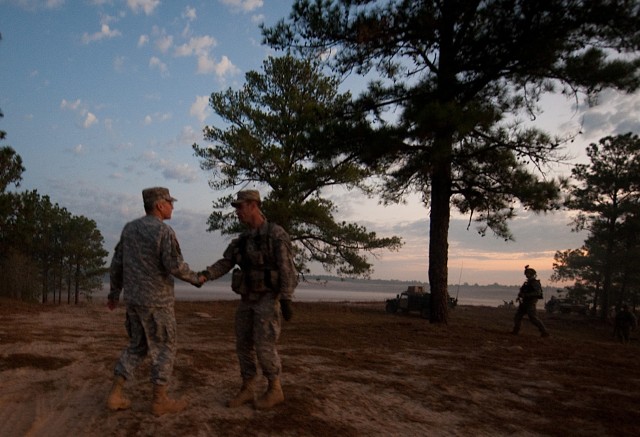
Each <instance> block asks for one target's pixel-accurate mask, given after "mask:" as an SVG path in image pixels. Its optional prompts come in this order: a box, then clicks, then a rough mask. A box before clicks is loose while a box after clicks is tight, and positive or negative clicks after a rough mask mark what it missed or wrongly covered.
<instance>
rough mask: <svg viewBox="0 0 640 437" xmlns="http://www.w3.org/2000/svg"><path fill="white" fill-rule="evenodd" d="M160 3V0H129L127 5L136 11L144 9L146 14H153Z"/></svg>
mask: <svg viewBox="0 0 640 437" xmlns="http://www.w3.org/2000/svg"><path fill="white" fill-rule="evenodd" d="M159 4H160V0H127V6H129V9H131V10H132V11H133V12H134V13H136V14H137V13H138V12H140V11H143V12H144V13H145V15H151V14H152V13H153V11H154V10H155V8H157V7H158V5H159Z"/></svg>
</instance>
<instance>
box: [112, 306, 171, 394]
mask: <svg viewBox="0 0 640 437" xmlns="http://www.w3.org/2000/svg"><path fill="white" fill-rule="evenodd" d="M127 330H128V331H129V338H130V342H129V347H127V349H126V350H125V351H124V352H123V354H122V356H121V358H120V361H119V362H118V364H117V365H116V370H115V373H116V374H118V375H122V376H124V377H125V378H126V379H129V378H130V377H132V376H133V371H134V370H135V368H136V367H137V366H138V364H140V362H141V361H142V360H143V359H144V357H145V356H146V355H149V356H150V357H151V381H152V382H153V383H154V384H159V385H166V384H167V383H168V382H169V380H170V378H171V373H172V372H173V363H174V360H175V355H176V348H177V343H176V340H177V326H176V319H175V314H174V310H173V307H169V308H145V307H132V308H130V309H129V308H127Z"/></svg>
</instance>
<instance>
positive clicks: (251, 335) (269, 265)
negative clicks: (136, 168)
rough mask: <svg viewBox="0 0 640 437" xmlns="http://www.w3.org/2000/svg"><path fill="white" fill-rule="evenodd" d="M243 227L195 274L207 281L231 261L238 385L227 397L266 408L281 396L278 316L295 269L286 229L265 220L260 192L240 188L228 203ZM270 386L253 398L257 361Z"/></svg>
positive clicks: (286, 305) (286, 306)
mask: <svg viewBox="0 0 640 437" xmlns="http://www.w3.org/2000/svg"><path fill="white" fill-rule="evenodd" d="M231 204H232V205H233V207H234V208H235V209H236V214H237V216H238V219H239V220H240V222H241V223H243V224H244V225H246V226H247V228H248V229H247V230H246V231H245V232H243V233H242V234H240V236H239V237H238V238H236V239H234V240H233V241H232V242H231V244H229V246H228V247H227V249H226V250H225V252H224V254H223V257H222V259H220V260H218V261H217V262H216V263H215V264H213V265H211V266H209V267H208V268H207V269H206V270H205V271H203V272H201V273H200V274H201V275H202V276H203V277H204V278H206V280H212V279H216V278H219V277H220V276H222V275H224V274H225V273H227V272H229V271H230V270H231V269H233V268H234V267H235V266H239V267H240V268H236V269H235V270H234V273H233V275H232V286H231V288H232V289H233V290H234V291H235V292H236V293H238V294H240V296H241V301H240V304H239V306H238V309H237V310H236V315H235V331H236V353H237V355H238V360H239V362H240V374H241V377H242V388H241V389H240V391H239V393H238V394H237V395H236V396H235V397H234V398H233V399H231V400H230V401H229V402H228V404H227V405H228V406H229V407H230V408H235V407H239V406H240V405H243V404H246V403H249V402H254V406H255V407H256V408H257V409H266V408H271V407H273V406H274V405H277V404H279V403H281V402H283V401H284V394H283V393H282V387H281V384H280V374H281V372H282V365H281V363H280V357H279V356H278V351H277V350H276V343H277V341H278V338H279V336H280V328H281V317H284V319H285V320H287V321H288V320H290V319H291V316H292V309H291V298H292V296H293V292H294V289H295V287H296V285H297V273H296V271H295V268H294V264H293V258H292V253H291V241H290V239H289V235H288V234H287V233H286V231H285V230H284V229H283V228H282V227H280V226H278V225H276V224H274V223H269V222H268V221H267V220H266V219H265V217H264V215H263V214H262V211H261V210H260V193H258V191H256V190H244V191H240V192H239V193H238V195H237V200H236V201H234V202H232V203H231ZM258 364H259V365H260V368H261V369H262V374H263V375H264V376H265V377H266V378H267V380H268V382H269V387H268V389H267V391H266V392H265V393H264V394H263V395H262V396H260V397H259V398H258V399H257V400H255V399H254V394H255V389H256V384H257V380H256V378H257V366H258Z"/></svg>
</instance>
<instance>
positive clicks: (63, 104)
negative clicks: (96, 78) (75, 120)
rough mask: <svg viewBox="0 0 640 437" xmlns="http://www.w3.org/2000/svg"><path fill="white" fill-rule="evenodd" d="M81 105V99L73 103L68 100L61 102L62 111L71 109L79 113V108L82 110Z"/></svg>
mask: <svg viewBox="0 0 640 437" xmlns="http://www.w3.org/2000/svg"><path fill="white" fill-rule="evenodd" d="M81 104H82V102H81V101H80V99H77V100H75V101H73V102H70V101H68V100H67V99H62V102H60V109H69V110H72V111H77V110H78V108H80V105H81Z"/></svg>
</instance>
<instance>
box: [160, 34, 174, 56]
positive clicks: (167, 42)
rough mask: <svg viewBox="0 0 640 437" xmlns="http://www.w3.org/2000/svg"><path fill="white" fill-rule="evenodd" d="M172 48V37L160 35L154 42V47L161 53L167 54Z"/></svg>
mask: <svg viewBox="0 0 640 437" xmlns="http://www.w3.org/2000/svg"><path fill="white" fill-rule="evenodd" d="M172 46H173V36H171V35H162V36H161V37H159V38H158V39H157V40H156V47H157V48H158V50H160V52H162V53H167V52H168V51H169V49H170V48H171V47H172Z"/></svg>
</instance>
